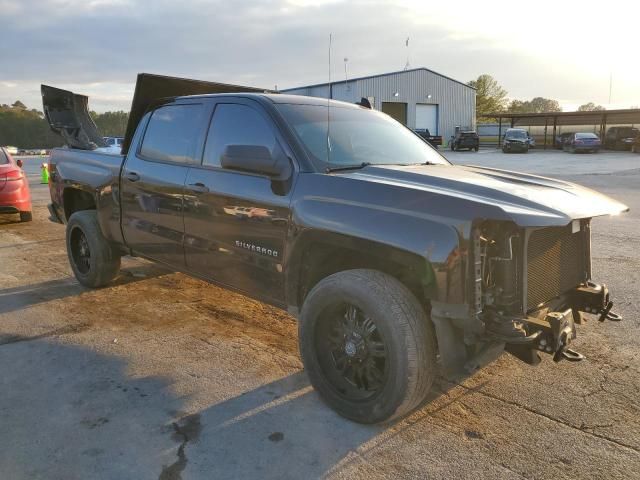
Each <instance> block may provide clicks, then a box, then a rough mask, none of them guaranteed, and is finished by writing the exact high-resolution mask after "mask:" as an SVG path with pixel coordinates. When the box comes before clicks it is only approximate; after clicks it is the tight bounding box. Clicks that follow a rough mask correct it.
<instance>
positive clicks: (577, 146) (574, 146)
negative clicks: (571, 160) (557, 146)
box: [564, 132, 600, 153]
mask: <svg viewBox="0 0 640 480" xmlns="http://www.w3.org/2000/svg"><path fill="white" fill-rule="evenodd" d="M564 150H565V151H567V152H573V153H578V152H586V153H589V152H595V153H598V152H599V151H600V138H598V136H597V135H596V134H595V133H589V132H585V133H574V134H572V135H571V136H570V137H569V138H568V139H567V141H566V143H565V144H564Z"/></svg>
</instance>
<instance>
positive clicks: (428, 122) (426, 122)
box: [416, 103, 438, 135]
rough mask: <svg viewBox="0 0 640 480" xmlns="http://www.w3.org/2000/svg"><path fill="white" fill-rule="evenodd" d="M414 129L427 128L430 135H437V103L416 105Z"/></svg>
mask: <svg viewBox="0 0 640 480" xmlns="http://www.w3.org/2000/svg"><path fill="white" fill-rule="evenodd" d="M416 130H429V133H431V135H438V105H430V104H425V103H419V104H417V105H416Z"/></svg>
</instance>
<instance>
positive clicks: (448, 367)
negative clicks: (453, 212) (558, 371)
mask: <svg viewBox="0 0 640 480" xmlns="http://www.w3.org/2000/svg"><path fill="white" fill-rule="evenodd" d="M466 243H467V245H466V247H467V248H466V249H464V253H465V255H464V257H465V260H466V262H465V263H466V266H465V269H464V270H465V276H466V282H464V287H465V295H464V297H465V299H466V301H465V303H449V302H442V301H432V302H431V318H432V321H433V323H434V326H435V328H436V334H437V338H438V345H439V352H440V358H441V362H442V364H443V367H444V370H445V373H446V374H448V375H450V376H456V375H459V374H467V373H470V372H472V371H474V370H476V369H477V368H479V367H481V366H482V365H484V364H486V363H488V362H489V361H491V360H493V359H495V358H496V356H497V355H499V354H500V353H501V352H502V351H503V350H506V351H507V352H509V353H511V354H512V355H514V356H515V357H517V358H518V359H520V360H522V361H524V362H526V363H528V364H530V365H537V364H538V363H540V361H541V355H540V354H547V355H549V356H551V357H552V358H553V360H554V361H555V362H559V361H561V360H568V361H580V360H583V359H584V358H585V357H584V356H583V355H582V354H580V353H578V352H577V351H576V350H574V349H573V348H572V347H573V345H574V343H575V342H574V341H575V339H576V337H577V328H576V326H577V325H583V324H584V323H585V322H586V317H585V316H584V313H589V314H594V315H596V317H597V318H598V320H599V321H600V322H605V321H620V320H621V317H620V316H619V315H617V314H616V313H614V312H613V310H612V307H613V301H612V300H611V297H610V293H609V290H608V288H607V286H606V285H603V284H598V283H596V282H594V281H593V280H592V272H591V219H590V218H586V219H578V220H573V221H571V222H570V223H569V224H568V225H566V226H548V227H520V226H518V225H516V224H515V223H514V222H509V221H506V222H505V221H488V220H482V221H478V222H474V224H473V226H472V228H471V231H470V235H469V239H468V241H467V242H466Z"/></svg>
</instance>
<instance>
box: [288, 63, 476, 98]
mask: <svg viewBox="0 0 640 480" xmlns="http://www.w3.org/2000/svg"><path fill="white" fill-rule="evenodd" d="M419 71H424V72H429V73H433V74H434V75H438V76H439V77H442V78H446V79H447V80H451V81H452V82H455V83H459V84H460V85H464V86H465V87H467V88H470V89H471V90H476V89H475V88H474V87H472V86H470V85H467V84H466V83H464V82H461V81H460V80H456V79H455V78H451V77H447V76H446V75H442V74H441V73H438V72H434V71H433V70H430V69H428V68H425V67H418V68H411V69H409V70H397V71H395V72H387V73H379V74H377V75H368V76H366V77H356V78H350V79H349V80H347V83H350V82H357V81H358V80H368V79H370V78H379V77H388V76H391V75H399V74H403V73H410V72H419ZM341 83H345V81H344V80H339V81H335V82H324V83H315V84H313V85H302V86H300V87H292V88H284V89H282V90H280V91H281V92H288V91H291V90H300V89H301V88H314V87H324V86H325V85H337V84H341Z"/></svg>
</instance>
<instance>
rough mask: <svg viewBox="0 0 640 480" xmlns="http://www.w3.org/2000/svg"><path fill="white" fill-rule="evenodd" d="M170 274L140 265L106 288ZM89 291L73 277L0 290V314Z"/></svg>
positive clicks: (127, 271)
mask: <svg viewBox="0 0 640 480" xmlns="http://www.w3.org/2000/svg"><path fill="white" fill-rule="evenodd" d="M169 273H171V271H170V270H167V269H164V268H163V267H161V266H159V265H156V264H148V265H141V266H136V267H132V268H126V269H123V270H121V272H120V274H119V275H118V277H117V278H116V279H115V281H114V282H113V283H112V284H111V285H110V286H109V287H107V288H110V287H114V286H118V285H127V284H130V283H134V282H138V281H140V280H147V279H149V278H155V277H159V276H162V275H167V274H169ZM90 290H91V289H89V288H86V287H83V286H82V285H80V284H79V283H78V281H77V280H76V279H75V278H74V277H65V278H61V279H57V280H49V281H46V282H40V283H34V284H31V285H23V286H20V287H11V288H5V289H2V290H0V314H3V313H8V312H14V311H17V310H21V309H23V308H27V307H30V306H33V305H37V304H39V303H44V302H48V301H51V300H57V299H61V298H67V297H71V296H75V295H80V294H81V293H83V292H87V291H90Z"/></svg>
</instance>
